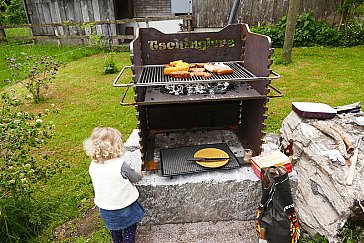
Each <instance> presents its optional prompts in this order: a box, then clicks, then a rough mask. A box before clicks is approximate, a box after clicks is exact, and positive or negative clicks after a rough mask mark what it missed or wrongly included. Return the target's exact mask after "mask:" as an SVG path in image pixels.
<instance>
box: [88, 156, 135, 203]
mask: <svg viewBox="0 0 364 243" xmlns="http://www.w3.org/2000/svg"><path fill="white" fill-rule="evenodd" d="M123 163H124V159H123V158H115V159H110V160H107V161H105V162H104V163H103V164H98V163H95V162H94V161H92V162H91V164H90V166H89V173H90V176H91V179H92V184H93V186H94V190H95V204H96V206H98V207H99V208H102V209H106V210H116V209H122V208H125V207H127V206H129V205H130V204H132V203H133V202H135V201H136V200H137V199H138V197H139V192H138V190H137V188H136V187H135V186H134V185H133V184H132V183H131V182H130V181H129V180H128V179H125V178H123V177H122V175H121V173H120V170H121V166H122V165H123Z"/></svg>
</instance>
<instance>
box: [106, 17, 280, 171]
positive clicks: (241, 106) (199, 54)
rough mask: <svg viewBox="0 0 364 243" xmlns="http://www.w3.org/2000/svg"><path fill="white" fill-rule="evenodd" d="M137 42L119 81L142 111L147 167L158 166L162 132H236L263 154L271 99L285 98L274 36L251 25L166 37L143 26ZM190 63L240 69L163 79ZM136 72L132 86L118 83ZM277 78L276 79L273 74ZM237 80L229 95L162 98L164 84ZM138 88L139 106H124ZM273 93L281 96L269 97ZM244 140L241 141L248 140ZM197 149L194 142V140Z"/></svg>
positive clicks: (139, 115)
mask: <svg viewBox="0 0 364 243" xmlns="http://www.w3.org/2000/svg"><path fill="white" fill-rule="evenodd" d="M137 36H138V37H137V38H136V39H134V40H133V42H132V43H131V55H130V58H131V61H132V66H127V67H124V68H123V69H122V71H121V72H120V73H119V75H118V76H117V77H116V79H115V80H114V83H113V85H114V86H115V87H124V88H125V92H124V94H123V96H122V99H121V102H120V103H121V104H122V105H134V106H135V107H136V109H137V118H138V128H139V136H140V146H141V149H140V150H141V153H142V162H143V168H142V169H148V168H154V169H155V168H157V166H148V165H153V164H154V165H155V164H158V163H159V162H160V161H156V159H155V156H154V149H155V137H156V135H157V134H162V133H169V132H178V131H182V132H184V131H190V130H201V131H203V130H214V129H223V130H230V131H232V132H234V133H235V134H236V135H237V137H239V138H241V139H242V140H244V142H245V143H247V144H248V147H247V148H250V149H252V150H253V154H254V155H257V154H260V152H261V150H262V148H261V146H262V141H263V137H264V132H263V129H264V127H265V124H264V120H265V119H266V118H267V116H266V115H265V113H266V111H267V110H268V108H267V106H266V103H267V101H268V99H269V98H270V97H280V96H282V95H283V94H282V93H281V92H280V91H278V90H277V89H275V88H274V87H273V86H271V84H270V83H271V80H272V79H275V78H279V75H278V74H277V73H275V72H273V71H272V70H270V69H269V67H270V65H271V64H272V60H271V59H270V57H271V55H272V53H273V49H272V48H271V43H270V38H269V37H267V36H263V35H259V34H255V33H252V32H250V30H249V27H248V25H246V24H233V25H228V26H226V27H225V28H223V29H222V30H220V31H217V32H179V33H172V34H165V33H162V32H160V31H158V30H156V29H154V28H140V29H139V34H138V35H137ZM175 60H183V61H185V62H188V63H206V62H223V63H225V64H227V65H228V66H230V67H231V68H233V69H234V74H232V75H224V76H219V75H213V77H212V78H210V79H206V78H196V77H191V78H188V79H176V78H170V77H166V76H164V75H163V66H164V65H165V64H168V63H169V62H171V61H175ZM127 68H131V70H132V72H133V75H132V82H131V83H128V84H120V83H118V82H119V81H118V80H119V79H120V77H121V75H122V73H123V72H124V71H125V70H126V69H127ZM272 75H273V76H272ZM216 82H234V83H237V84H238V86H237V89H236V90H232V91H228V92H226V93H224V94H194V95H170V94H162V93H161V92H160V91H159V87H161V86H163V85H170V84H176V85H180V84H181V85H183V84H194V83H196V84H197V83H216ZM130 87H132V91H133V92H134V102H132V103H125V102H123V101H124V99H125V97H126V93H127V92H128V91H129V90H130V89H129V88H130ZM270 89H274V90H275V91H277V92H278V95H269V93H270ZM242 140H241V141H242ZM191 145H196V144H193V141H191Z"/></svg>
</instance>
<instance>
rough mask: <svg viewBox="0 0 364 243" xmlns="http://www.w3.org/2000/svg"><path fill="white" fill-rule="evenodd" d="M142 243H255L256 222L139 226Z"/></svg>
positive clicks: (138, 235)
mask: <svg viewBox="0 0 364 243" xmlns="http://www.w3.org/2000/svg"><path fill="white" fill-rule="evenodd" d="M136 241H137V242H140V243H160V242H163V243H178V242H184V243H186V242H188V243H253V242H254V243H255V242H257V236H256V233H255V222H254V221H236V220H234V221H219V222H215V223H214V222H200V223H185V224H165V225H155V226H139V227H138V230H137V239H136Z"/></svg>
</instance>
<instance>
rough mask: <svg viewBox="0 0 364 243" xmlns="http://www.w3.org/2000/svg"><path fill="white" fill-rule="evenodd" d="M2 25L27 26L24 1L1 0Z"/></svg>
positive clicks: (0, 14)
mask: <svg viewBox="0 0 364 243" xmlns="http://www.w3.org/2000/svg"><path fill="white" fill-rule="evenodd" d="M1 10H2V11H1ZM0 23H2V24H7V25H15V24H26V23H27V20H26V15H25V10H24V5H23V1H22V0H11V1H4V0H0Z"/></svg>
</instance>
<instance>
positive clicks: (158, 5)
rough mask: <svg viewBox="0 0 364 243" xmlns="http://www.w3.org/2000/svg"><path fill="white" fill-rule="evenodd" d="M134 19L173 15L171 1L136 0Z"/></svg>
mask: <svg viewBox="0 0 364 243" xmlns="http://www.w3.org/2000/svg"><path fill="white" fill-rule="evenodd" d="M133 8H134V17H155V16H168V15H171V0H153V1H149V0H134V1H133Z"/></svg>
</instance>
